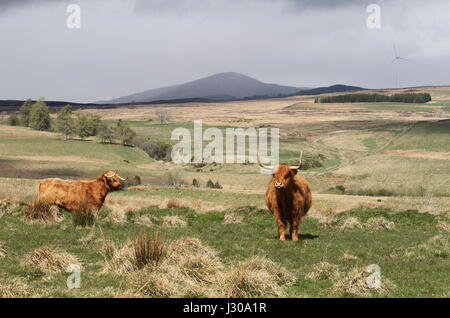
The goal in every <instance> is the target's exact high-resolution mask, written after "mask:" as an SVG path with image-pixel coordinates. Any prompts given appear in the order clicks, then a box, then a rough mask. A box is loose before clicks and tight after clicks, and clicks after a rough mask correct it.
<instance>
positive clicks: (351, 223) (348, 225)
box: [339, 216, 363, 230]
mask: <svg viewBox="0 0 450 318" xmlns="http://www.w3.org/2000/svg"><path fill="white" fill-rule="evenodd" d="M362 227H363V225H362V224H361V222H360V221H359V219H358V218H356V217H353V216H352V217H349V218H346V219H345V220H343V221H342V224H341V225H340V227H339V228H340V229H341V230H351V229H361V228H362Z"/></svg>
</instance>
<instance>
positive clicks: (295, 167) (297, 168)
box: [290, 151, 303, 170]
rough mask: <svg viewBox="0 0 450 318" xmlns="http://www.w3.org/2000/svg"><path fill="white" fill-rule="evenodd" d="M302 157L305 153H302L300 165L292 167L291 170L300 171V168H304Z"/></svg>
mask: <svg viewBox="0 0 450 318" xmlns="http://www.w3.org/2000/svg"><path fill="white" fill-rule="evenodd" d="M302 157H303V151H302V152H300V164H299V165H298V166H290V168H291V169H294V170H300V168H301V167H302Z"/></svg>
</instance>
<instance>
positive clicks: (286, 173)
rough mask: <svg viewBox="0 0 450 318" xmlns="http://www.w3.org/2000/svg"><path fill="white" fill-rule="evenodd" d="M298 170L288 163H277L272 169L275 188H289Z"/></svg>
mask: <svg viewBox="0 0 450 318" xmlns="http://www.w3.org/2000/svg"><path fill="white" fill-rule="evenodd" d="M297 172H298V171H297V169H291V168H290V166H289V165H287V164H280V165H276V166H275V167H274V169H273V171H272V180H273V185H274V187H275V189H277V190H284V189H286V188H288V187H289V186H290V184H291V183H292V179H293V178H294V176H295V175H296V174H297Z"/></svg>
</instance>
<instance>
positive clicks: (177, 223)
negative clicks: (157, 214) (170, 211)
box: [162, 215, 187, 227]
mask: <svg viewBox="0 0 450 318" xmlns="http://www.w3.org/2000/svg"><path fill="white" fill-rule="evenodd" d="M162 226H163V227H186V226H187V222H186V220H184V219H183V218H181V217H180V216H178V215H166V216H164V217H163V218H162Z"/></svg>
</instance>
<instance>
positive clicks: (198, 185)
mask: <svg viewBox="0 0 450 318" xmlns="http://www.w3.org/2000/svg"><path fill="white" fill-rule="evenodd" d="M192 186H193V187H195V188H200V182H199V181H198V180H197V179H195V178H194V179H192Z"/></svg>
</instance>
